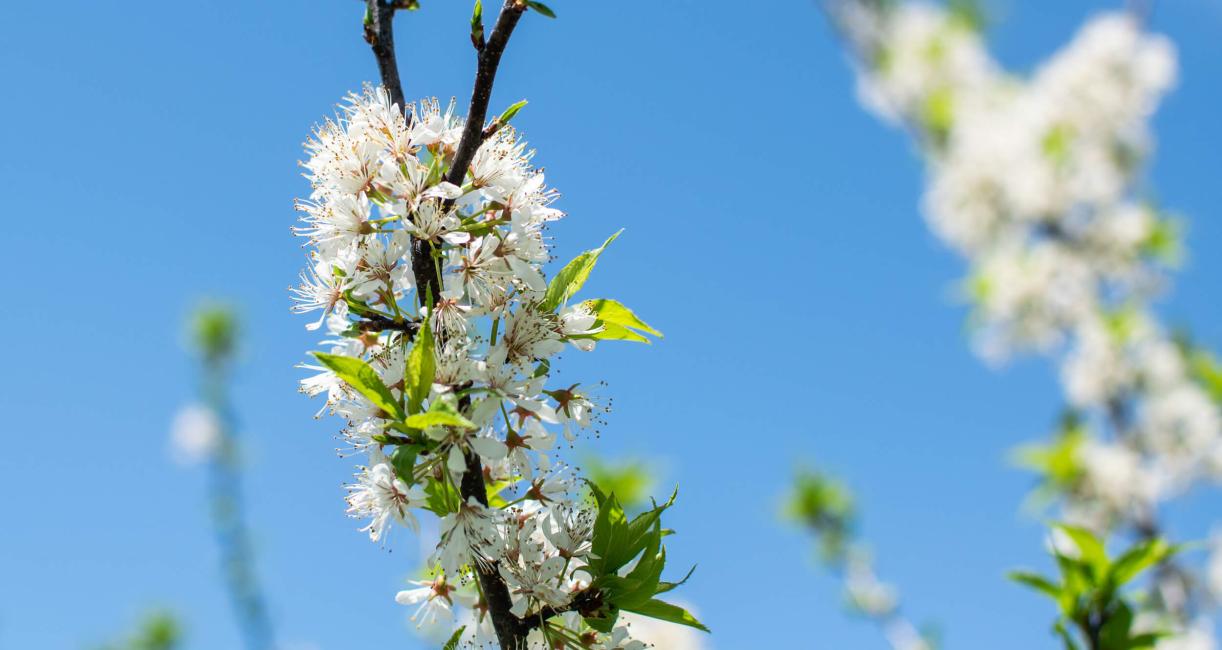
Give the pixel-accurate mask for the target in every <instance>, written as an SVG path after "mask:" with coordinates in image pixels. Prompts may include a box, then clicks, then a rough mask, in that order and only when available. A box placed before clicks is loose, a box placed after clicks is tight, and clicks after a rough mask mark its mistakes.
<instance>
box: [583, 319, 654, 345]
mask: <svg viewBox="0 0 1222 650" xmlns="http://www.w3.org/2000/svg"><path fill="white" fill-rule="evenodd" d="M600 325H601V326H602V329H601V330H599V331H597V332H594V333H593V334H590V335H589V336H588V338H592V339H597V340H599V341H635V342H637V343H644V344H646V345H648V344H649V343H650V341H649V339H647V338H645V337H644V336H641V335H640V334H637V333H636V332H634V331H632V330H630V329H628V328H627V327H624V326H623V325H616V324H615V323H603V322H601V321H595V323H594V326H595V327H598V326H600ZM572 338H587V337H585V336H574V337H572Z"/></svg>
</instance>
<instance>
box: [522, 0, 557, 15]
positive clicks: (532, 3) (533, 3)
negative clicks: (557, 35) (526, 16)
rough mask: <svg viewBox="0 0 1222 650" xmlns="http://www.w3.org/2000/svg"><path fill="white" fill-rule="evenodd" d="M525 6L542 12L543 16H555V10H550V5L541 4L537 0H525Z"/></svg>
mask: <svg viewBox="0 0 1222 650" xmlns="http://www.w3.org/2000/svg"><path fill="white" fill-rule="evenodd" d="M526 6H527V7H530V8H531V9H534V10H535V11H537V12H539V13H541V14H543V15H544V16H547V17H548V18H555V17H556V12H554V11H552V10H551V8H550V7H548V6H547V5H545V4H543V3H542V2H539V1H538V0H526Z"/></svg>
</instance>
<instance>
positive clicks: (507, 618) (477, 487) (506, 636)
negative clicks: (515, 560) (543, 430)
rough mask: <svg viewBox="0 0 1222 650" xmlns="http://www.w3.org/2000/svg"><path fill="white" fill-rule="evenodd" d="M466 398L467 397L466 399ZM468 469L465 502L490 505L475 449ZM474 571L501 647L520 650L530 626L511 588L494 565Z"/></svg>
mask: <svg viewBox="0 0 1222 650" xmlns="http://www.w3.org/2000/svg"><path fill="white" fill-rule="evenodd" d="M464 401H465V398H464ZM466 461H467V471H466V472H464V473H463V475H462V483H461V484H460V485H459V491H460V492H461V493H462V497H463V501H466V500H467V499H469V498H471V497H475V500H476V501H479V503H480V505H482V506H485V507H486V506H487V505H488V488H487V487H486V486H485V484H484V464H483V462H482V461H480V458H479V456H478V455H477V454H476V453H475V452H471V451H468V452H467V453H466ZM475 573H476V575H477V576H478V577H479V585H480V589H481V591H482V592H483V594H484V602H485V603H486V604H487V606H488V615H489V616H491V617H492V629H493V630H495V631H496V638H497V641H499V642H500V644H501V648H502V650H518V648H523V647H525V644H526V633H527V632H529V629H528V628H526V626H525V625H523V623H522V620H521V619H519V618H518V617H517V616H515V615H514V614H513V612H511V611H510V609H511V608H512V607H513V599H512V598H511V597H510V595H509V587H508V585H506V584H505V581H504V580H503V579H501V574H500V573H499V572H498V571H497V568H496V566H495V564H492V565H481V564H480V563H479V562H476V563H475Z"/></svg>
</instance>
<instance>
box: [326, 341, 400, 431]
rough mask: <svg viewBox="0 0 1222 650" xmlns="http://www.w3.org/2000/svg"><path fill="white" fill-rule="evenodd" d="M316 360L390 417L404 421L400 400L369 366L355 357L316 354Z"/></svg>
mask: <svg viewBox="0 0 1222 650" xmlns="http://www.w3.org/2000/svg"><path fill="white" fill-rule="evenodd" d="M314 358H316V359H318V362H319V363H321V364H322V365H323V366H324V367H326V368H327V369H328V370H330V371H331V372H334V373H335V376H337V377H339V378H340V379H342V380H343V381H344V383H346V384H348V385H349V386H351V387H352V388H354V389H356V391H357V392H358V393H360V394H361V395H363V396H365V399H368V400H369V401H370V402H373V405H374V406H376V407H378V408H379V409H382V411H384V412H385V413H386V414H387V415H388V416H390V417H391V418H394V419H396V420H402V419H403V418H404V416H405V414H404V412H403V407H402V406H401V405H400V404H399V400H397V399H395V396H394V395H392V394H391V392H390V389H389V388H387V387H386V384H384V383H382V378H381V377H380V376H378V373H377V371H376V370H374V369H373V368H371V367H369V364H367V363H365V362H364V361H362V360H361V359H357V358H355V357H345V356H342V355H338V354H325V353H322V352H315V353H314Z"/></svg>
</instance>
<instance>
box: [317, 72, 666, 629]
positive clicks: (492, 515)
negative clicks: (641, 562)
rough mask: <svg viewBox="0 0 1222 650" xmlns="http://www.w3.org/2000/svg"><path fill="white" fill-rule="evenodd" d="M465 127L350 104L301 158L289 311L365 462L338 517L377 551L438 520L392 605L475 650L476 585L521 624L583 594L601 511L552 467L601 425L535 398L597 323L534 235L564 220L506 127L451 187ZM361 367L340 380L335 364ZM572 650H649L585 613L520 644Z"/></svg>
mask: <svg viewBox="0 0 1222 650" xmlns="http://www.w3.org/2000/svg"><path fill="white" fill-rule="evenodd" d="M463 127H464V121H463V119H462V118H460V117H457V116H455V115H454V114H453V111H452V108H448V109H445V110H443V109H442V108H441V107H440V106H439V104H438V103H437V101H436V100H425V101H423V102H421V104H420V105H419V106H412V107H409V109H408V113H407V115H406V116H405V114H404V112H403V110H401V108H400V107H399V106H396V105H392V104H391V102H390V100H389V99H388V95H387V93H386V92H385V91H384V90H382V89H381V88H377V89H374V88H366V89H365V91H364V92H363V93H361V94H353V95H350V96H349V97H348V98H347V102H346V104H344V105H343V106H342V109H341V112H340V113H339V115H338V116H337V117H336V118H335V119H334V120H329V121H327V122H325V123H324V124H323V125H322V126H321V127H319V128H318V129H317V130H316V131H315V133H314V136H313V138H312V139H311V140H310V141H309V142H308V143H307V145H306V149H307V152H308V154H309V159H308V160H307V161H306V162H305V163H304V166H305V168H306V169H307V170H308V174H307V176H308V178H309V180H310V181H311V183H312V187H313V192H312V194H311V196H310V198H309V200H306V201H301V202H300V204H299V209H300V210H301V212H302V215H303V216H302V221H303V224H302V225H301V226H300V227H299V228H297V229H296V230H297V233H298V234H299V235H301V236H302V237H305V238H306V239H307V240H308V246H309V264H308V268H307V269H306V270H305V271H304V272H303V273H302V274H301V284H300V286H299V287H297V288H295V289H293V295H294V298H295V300H296V305H295V307H294V309H295V311H297V312H301V313H305V312H317V314H318V318H317V320H316V321H315V322H313V323H312V324H311V325H309V328H310V329H318V328H323V329H325V331H326V332H327V334H328V337H327V339H326V340H325V341H324V342H323V344H324V345H325V346H327V348H328V350H329V352H330V353H331V355H333V356H331V355H318V356H319V358H320V360H322V361H323V365H322V366H307V367H309V368H312V369H314V370H317V371H318V373H317V374H316V375H314V376H311V377H309V378H307V379H304V380H303V381H302V391H303V392H305V393H308V394H310V395H325V396H326V399H327V404H326V409H329V410H330V411H331V412H332V413H334V414H336V415H339V416H340V417H342V418H343V419H344V420H346V421H347V426H346V427H345V428H344V429H343V436H344V438H345V439H346V442H347V443H348V445H349V446H350V447H351V449H352V450H353V451H355V452H359V453H363V454H365V455H367V458H368V461H367V463H366V465H365V466H364V467H362V468H360V471H359V473H358V474H357V475H356V480H355V482H353V483H352V484H351V485H349V486H348V488H347V489H348V497H347V502H348V513H349V514H350V515H351V516H353V517H357V518H361V519H363V520H365V521H366V522H367V523H366V525H365V527H364V528H363V529H362V530H364V531H365V532H367V533H368V535H369V537H370V539H371V540H373V541H375V542H384V540H385V539H386V537H387V535H388V533H389V531H390V529H391V528H392V527H394V526H396V525H397V526H405V527H408V528H412V529H414V528H416V525H417V517H418V516H420V515H421V513H422V512H424V511H429V512H432V513H434V514H435V515H436V516H437V517H438V518H439V524H438V527H439V529H440V541H439V543H438V544H437V547H436V550H435V551H434V552H433V554H432V557H430V558H429V560H428V566H429V567H430V568H431V572H430V576H431V577H430V579H428V580H422V581H419V582H417V583H416V586H415V588H413V589H408V590H405V591H403V592H401V593H399V594H398V596H397V600H398V602H400V603H402V604H404V605H410V606H413V607H415V613H414V614H413V616H412V618H413V619H414V620H415V621H416V622H417V624H419V625H421V626H434V625H443V626H445V630H446V631H445V636H448V634H449V630H451V629H452V627H453V626H452V623H453V622H454V621H459V620H463V619H466V620H467V621H468V625H467V628H466V635H465V636H464V640H465V642H467V643H469V644H472V645H481V646H482V645H484V644H489V645H490V644H493V643H494V642H495V640H496V637H495V635H494V630H493V626H492V622H491V620H490V619H491V617H490V616H489V615H488V609H489V605H488V598H487V597H486V594H484V593H483V588H482V587H481V583H480V580H479V579H477V574H481V573H482V574H490V575H491V576H493V579H499V580H500V581H502V582H503V584H504V585H506V586H507V587H508V592H509V597H510V598H511V599H512V612H513V614H514V615H516V616H518V617H520V618H521V619H523V620H530V618H531V617H535V618H539V617H538V616H536V615H537V614H538V613H539V612H540V611H541V610H544V609H548V608H551V609H554V610H565V609H566V608H570V607H572V606H573V599H574V596H575V595H577V594H579V593H581V592H582V590H583V589H585V588H586V587H587V586H588V585H589V583H590V580H591V577H590V575H589V574H588V573H587V572H586V570H585V567H586V566H587V564H588V560H589V556H590V553H591V534H592V532H591V531H592V526H593V523H594V517H595V515H596V512H595V511H594V510H592V509H590V508H589V507H588V506H586V505H585V504H584V503H583V502H582V501H580V500H578V499H577V498H576V496H577V494H578V492H577V490H575V483H576V475H575V473H574V472H573V471H572V470H571V469H570V468H569V467H567V466H565V465H564V464H563V463H561V462H559V461H558V460H557V459H555V458H554V457H553V456H552V455H551V451H550V450H552V448H553V447H554V446H555V445H556V441H557V436H558V434H560V433H563V434H564V435H565V436H566V437H567V438H568V439H569V440H570V441H571V440H572V439H573V438H574V436H575V435H576V433H577V432H578V431H579V430H581V429H583V428H586V427H589V426H590V425H591V424H592V423H595V422H597V421H599V417H598V416H599V412H600V411H601V410H602V409H601V408H600V407H599V406H598V405H597V404H596V403H595V402H593V401H591V400H590V398H589V397H588V394H587V393H586V392H585V391H584V390H583V389H582V388H581V387H580V386H577V385H570V386H568V387H566V388H561V389H550V390H549V389H547V388H546V384H547V381H548V375H549V369H550V363H549V359H551V358H553V357H554V356H555V355H556V354H557V353H559V352H560V351H561V350H563V349H564V347H565V344H566V342H567V343H571V344H573V345H574V346H575V347H576V348H578V349H581V350H591V349H593V348H594V344H595V339H596V338H599V333H600V332H601V331H602V329H603V325H602V321H596V316H595V314H594V313H593V312H592V311H591V309H590V308H589V307H588V306H585V305H572V306H567V307H566V306H565V305H564V304H563V303H564V302H565V301H566V299H567V298H568V296H569V294H568V293H565V294H564V295H562V296H560V299H559V300H551V301H550V302H551V303H552V304H549V300H548V299H549V298H550V295H549V294H548V291H549V285H548V284H547V283H546V282H545V281H544V277H543V274H542V273H541V265H542V264H543V263H545V262H547V261H548V260H549V253H548V246H547V242H546V240H545V236H544V229H545V227H546V225H547V224H548V222H551V221H554V220H556V219H559V218H561V217H562V216H563V214H562V213H561V212H560V211H558V210H556V209H555V208H552V207H550V204H551V203H552V201H553V199H554V198H555V197H556V193H555V191H554V190H551V189H549V188H547V187H546V185H545V183H544V175H543V171H542V170H540V169H536V168H534V167H533V166H532V165H531V158H532V156H533V154H534V152H533V151H532V150H529V149H527V146H526V143H525V142H523V141H521V140H520V139H519V137H518V135H517V133H515V132H514V130H513V129H511V128H510V127H508V126H505V125H501V124H500V123H499V122H494V123H493V127H490V128H489V129H487V130H486V131H485V136H484V140H483V142H482V144H481V145H480V146H479V148H478V150H477V152H476V153H475V155H474V158H473V160H472V162H471V165H470V168H469V170H468V172H467V173H466V174H465V176H464V178H463V182H462V184H460V185H459V184H454V183H450V182H447V181H446V180H445V177H446V174H447V172H448V170H449V169H450V166H451V165H452V163H453V161H454V157H455V155H456V149H457V146H458V144H459V142H460V136H461V133H462V131H463ZM494 129H495V130H494ZM489 131H492V132H491V133H490V132H489ZM421 269H423V273H424V274H425V275H424V277H431V278H440V282H439V283H438V284H437V287H438V288H437V290H436V295H432V293H433V291H434V289H433V287H432V286H428V287H424V286H420V285H421V284H423V283H424V282H423V281H422V280H420V278H421V275H420V273H421ZM587 272H588V270H587ZM583 280H584V276H583V277H582V278H580V279H579V281H583ZM570 288H575V287H570ZM570 293H571V292H570ZM604 302H605V301H604ZM620 329H621V330H622V329H623V328H620ZM605 338H614V337H612V336H608V337H605ZM619 338H624V337H622V336H621V337H619ZM327 359H330V360H331V362H330V363H328V361H327ZM353 361H355V362H356V363H358V364H360V365H359V366H358V367H356V369H355V370H352V371H351V372H349V373H348V374H346V373H345V371H344V370H343V368H344V367H346V366H341V365H339V364H342V363H345V362H353ZM425 367H427V370H423V368H425ZM337 368H338V369H337ZM366 371H368V372H366ZM362 372H365V374H364V375H362ZM422 372H427V373H428V374H427V375H425V376H427V377H429V379H426V380H425V381H424V385H423V386H421V385H420V379H419V377H420V376H421V373H422ZM370 374H376V377H371V376H369V375H370ZM353 377H355V378H356V379H353ZM362 386H363V387H364V389H362ZM400 408H403V409H404V410H405V413H403V414H400V415H398V416H397V415H396V414H395V412H394V411H396V410H398V409H400ZM465 481H472V482H474V483H477V484H478V486H479V487H478V489H477V490H476V491H475V493H472V491H471V489H470V488H469V486H468V485H465V484H464V482H465ZM479 491H485V492H486V497H487V498H486V499H483V498H480V496H482V495H479ZM583 613H587V614H588V612H583ZM574 639H580V640H581V642H582V643H583V644H584V645H582V646H581V647H583V648H606V649H611V648H616V649H623V650H628V649H632V648H639V647H642V646H641V645H640V644H639V643H638V644H636V645H634V644H633V642H632V641H631V640H630V639H629V638H628V636H627V633H626V630H625V629H624V628H623V626H622V625H621V626H620V627H619V628H617V629H614V630H611V631H610V632H609V633H598V632H595V631H593V630H592V629H591V628H589V627H588V626H586V625H584V624H583V622H582V613H579V612H576V611H571V612H568V613H566V614H564V615H563V616H556V617H555V618H553V619H551V620H549V621H547V623H546V624H545V625H538V626H536V627H535V628H534V630H533V631H532V632H531V636H530V637H529V639H528V641H529V643H530V646H531V647H544V646H546V647H549V648H551V647H569V646H568V645H563V644H562V642H563V643H570V642H574V641H573V640H574Z"/></svg>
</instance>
